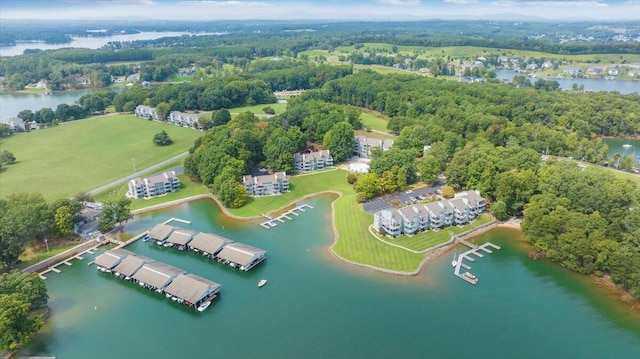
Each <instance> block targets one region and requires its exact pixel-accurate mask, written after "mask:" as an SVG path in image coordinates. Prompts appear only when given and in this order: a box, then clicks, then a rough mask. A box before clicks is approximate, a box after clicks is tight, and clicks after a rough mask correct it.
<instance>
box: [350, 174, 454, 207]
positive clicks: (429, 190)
mask: <svg viewBox="0 0 640 359" xmlns="http://www.w3.org/2000/svg"><path fill="white" fill-rule="evenodd" d="M443 185H444V182H443V181H442V180H438V182H436V183H434V184H433V185H431V186H429V187H422V188H418V189H415V190H412V191H411V192H409V191H407V192H400V193H394V194H391V195H388V196H385V197H380V198H374V199H372V200H371V201H367V202H364V203H363V204H362V206H363V208H364V210H365V211H367V212H369V213H371V214H374V213H376V212H378V211H380V210H383V209H389V208H393V206H392V205H391V201H393V200H398V201H400V203H401V204H402V205H403V206H405V205H408V204H410V203H412V201H411V197H414V198H416V197H418V196H420V195H424V196H426V197H428V196H430V195H432V194H433V193H436V191H438V189H440V187H442V186H443Z"/></svg>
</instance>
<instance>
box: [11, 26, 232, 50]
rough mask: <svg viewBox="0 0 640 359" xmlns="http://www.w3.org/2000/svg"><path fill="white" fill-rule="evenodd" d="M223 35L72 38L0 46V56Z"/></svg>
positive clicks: (163, 34)
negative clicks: (139, 41) (64, 41)
mask: <svg viewBox="0 0 640 359" xmlns="http://www.w3.org/2000/svg"><path fill="white" fill-rule="evenodd" d="M223 34H224V33H219V32H216V33H190V32H172V31H162V32H140V33H137V34H126V35H114V36H107V37H72V39H73V41H71V42H70V43H66V44H45V43H44V42H21V43H17V44H16V45H15V46H0V56H16V55H22V54H23V53H24V50H26V49H40V50H54V49H61V48H65V47H77V48H85V49H99V48H101V47H102V46H104V45H106V44H107V43H108V42H111V41H138V40H155V39H159V38H161V37H176V36H183V35H192V36H200V35H223Z"/></svg>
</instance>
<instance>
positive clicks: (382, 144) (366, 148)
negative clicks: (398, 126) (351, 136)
mask: <svg viewBox="0 0 640 359" xmlns="http://www.w3.org/2000/svg"><path fill="white" fill-rule="evenodd" d="M392 146H393V140H389V139H379V138H370V137H367V136H356V138H355V148H354V150H353V153H354V154H355V155H357V156H358V157H361V158H371V150H372V149H374V148H377V149H379V150H380V151H387V150H389V149H391V147H392Z"/></svg>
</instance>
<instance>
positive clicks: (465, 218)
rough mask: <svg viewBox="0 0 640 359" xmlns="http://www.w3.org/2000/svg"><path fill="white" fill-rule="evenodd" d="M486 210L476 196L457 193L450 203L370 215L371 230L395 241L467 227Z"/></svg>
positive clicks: (446, 201)
mask: <svg viewBox="0 0 640 359" xmlns="http://www.w3.org/2000/svg"><path fill="white" fill-rule="evenodd" d="M486 208H487V207H486V201H485V199H484V198H482V197H481V196H480V195H479V193H478V192H476V191H466V192H460V193H458V194H456V197H455V198H453V199H451V200H442V201H437V202H430V203H426V204H413V205H410V206H407V207H404V208H400V209H385V210H381V211H378V212H376V213H375V214H374V215H373V227H374V228H375V229H376V230H377V231H378V232H380V233H384V234H385V235H388V236H391V237H394V238H395V237H398V236H399V235H401V234H403V233H404V234H406V235H413V234H416V233H418V232H424V231H426V230H428V229H434V230H438V229H440V228H444V227H449V226H452V225H464V224H467V223H469V222H471V221H473V220H474V219H475V218H476V217H477V216H478V215H479V214H480V213H482V212H484V211H485V210H486Z"/></svg>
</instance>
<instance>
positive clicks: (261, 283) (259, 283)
mask: <svg viewBox="0 0 640 359" xmlns="http://www.w3.org/2000/svg"><path fill="white" fill-rule="evenodd" d="M265 284H267V280H266V279H260V281H259V282H258V287H263V286H264V285H265Z"/></svg>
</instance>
